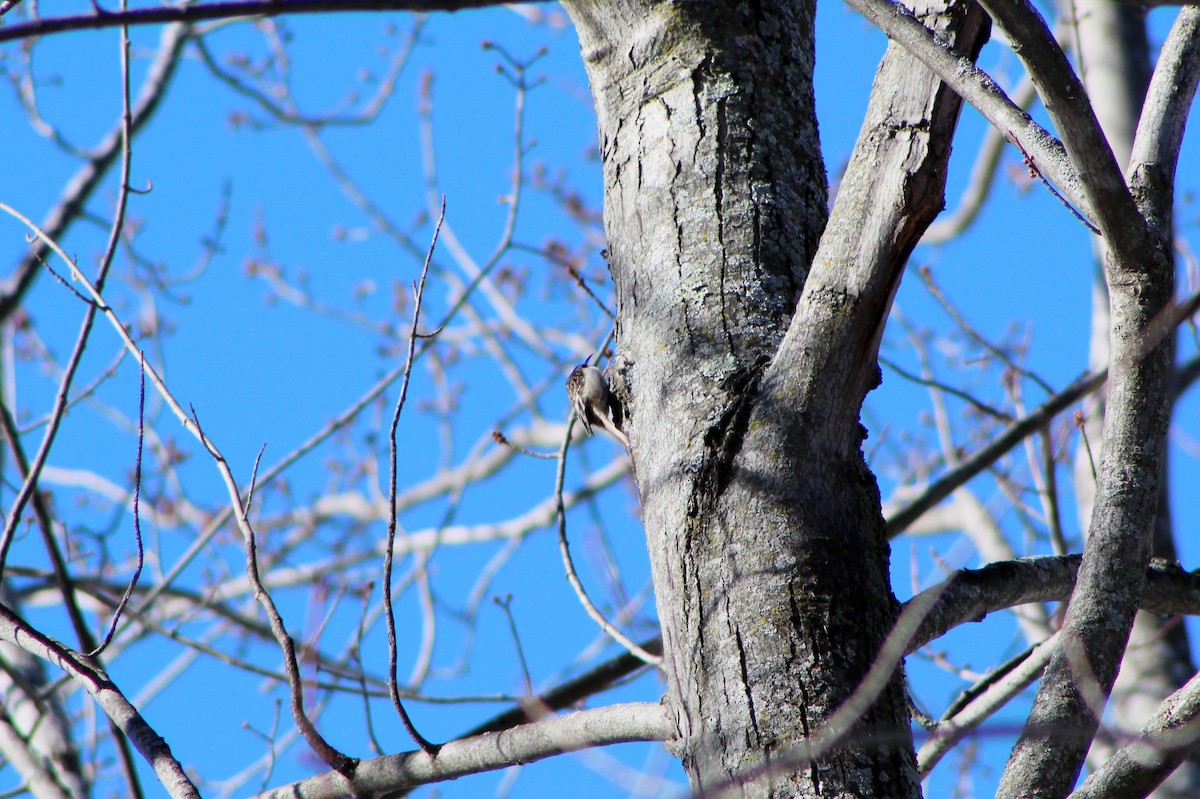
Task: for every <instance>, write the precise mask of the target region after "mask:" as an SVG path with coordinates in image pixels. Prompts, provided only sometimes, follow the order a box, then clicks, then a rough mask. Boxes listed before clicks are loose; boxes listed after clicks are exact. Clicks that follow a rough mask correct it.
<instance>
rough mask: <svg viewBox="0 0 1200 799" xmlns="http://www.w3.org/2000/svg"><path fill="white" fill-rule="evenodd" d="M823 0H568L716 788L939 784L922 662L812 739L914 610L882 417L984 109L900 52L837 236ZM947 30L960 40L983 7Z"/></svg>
mask: <svg viewBox="0 0 1200 799" xmlns="http://www.w3.org/2000/svg"><path fill="white" fill-rule="evenodd" d="M813 10H814V9H813V5H812V3H811V2H808V3H799V2H798V3H780V4H763V5H762V6H755V5H750V4H736V3H728V4H726V3H704V4H695V3H679V4H668V3H661V4H655V5H652V6H646V7H643V6H641V5H638V4H636V3H620V4H614V3H610V2H606V3H603V4H595V5H593V4H591V3H587V2H577V3H570V4H568V11H569V12H570V14H571V15H572V17H573V19H574V21H575V23H576V27H577V29H578V30H579V35H580V40H581V44H582V49H583V56H584V60H585V63H586V64H587V67H588V70H589V75H590V78H591V84H592V91H593V95H594V96H595V98H596V105H597V114H598V117H599V128H600V149H601V154H602V157H603V161H604V175H605V224H606V228H607V232H608V237H609V253H610V263H611V269H612V273H613V278H614V282H615V286H616V291H617V297H618V311H619V314H618V318H619V327H618V342H619V352H618V355H617V356H616V358H615V361H614V363H613V366H612V368H611V370H610V377H611V378H612V380H613V383H614V388H615V390H616V392H617V394H618V396H619V397H621V399H622V400H623V401H624V403H625V412H626V418H627V430H629V431H630V432H631V438H632V452H633V456H634V462H635V467H636V471H637V478H638V484H639V488H640V492H641V497H642V517H643V521H644V523H645V526H646V534H647V543H648V547H649V550H650V558H651V562H652V566H653V569H654V580H655V590H656V594H657V601H658V611H659V617H660V621H661V623H662V626H663V637H664V657H665V660H664V665H665V669H666V675H667V683H668V700H669V705H670V708H671V711H672V712H673V714H674V717H675V720H676V724H677V725H678V729H679V732H680V737H679V741H680V743H679V752H678V754H679V755H680V756H681V757H682V759H683V762H684V765H685V768H686V769H687V770H688V773H689V775H690V778H691V780H692V784H693V787H694V788H695V789H697V790H698V791H700V792H706V791H709V790H712V789H715V788H719V787H734V788H735V790H736V791H737V792H739V793H740V794H742V795H747V796H768V795H770V796H776V797H784V796H817V795H820V796H848V795H854V796H861V797H868V796H888V797H904V796H917V795H919V788H918V785H917V778H916V771H915V763H914V759H913V752H912V742H911V735H910V731H909V722H908V709H907V705H906V702H905V699H904V692H903V686H902V681H901V679H900V678H899V676H898V673H897V675H896V676H894V677H893V678H892V679H891V680H890V681H889V682H888V683H887V684H886V686H884V687H882V688H881V689H880V693H881V696H880V698H879V700H878V702H877V703H876V704H875V705H874V706H873V707H872V709H871V710H870V711H868V712H867V713H866V714H865V715H864V717H862V718H861V719H859V724H858V725H857V726H855V727H854V729H852V730H851V731H850V732H849V734H848V735H847V737H846V738H845V739H844V741H843V743H842V745H841V746H840V747H838V748H836V749H835V750H834V751H832V752H830V753H828V754H825V755H823V756H821V757H819V758H818V759H816V760H815V761H814V762H811V763H810V762H806V761H804V760H802V759H800V758H799V757H798V755H797V752H798V750H797V749H796V748H794V747H793V745H795V744H799V743H802V742H804V741H805V740H809V739H811V738H812V737H813V736H814V735H815V734H817V733H821V732H828V731H827V730H824V729H823V724H824V722H825V721H826V720H827V719H828V718H829V717H830V715H831V714H832V713H833V712H834V711H835V710H836V709H837V708H838V707H839V706H840V705H841V704H842V703H843V702H844V701H845V699H846V698H847V697H848V696H849V695H850V694H851V693H852V692H853V691H854V690H855V688H857V687H858V686H859V685H860V683H861V682H862V679H863V677H864V675H865V674H866V672H867V670H868V669H869V668H870V666H871V664H872V663H873V662H874V661H875V659H876V655H877V653H878V651H879V648H880V645H881V642H882V641H883V639H884V638H885V637H886V635H887V633H888V632H889V630H890V629H891V627H892V623H893V621H894V618H895V613H896V604H895V600H894V597H893V596H892V593H891V589H890V586H889V579H888V557H889V552H888V545H887V539H886V530H885V525H884V522H883V518H882V515H881V513H880V499H879V494H878V490H877V487H876V484H875V480H874V477H873V476H872V475H871V473H870V472H869V470H868V469H867V468H866V465H865V463H864V460H863V456H862V453H861V449H860V445H861V442H862V438H863V435H864V431H863V429H862V427H861V426H860V425H859V423H858V413H859V409H860V407H861V403H862V400H863V397H864V395H865V393H866V392H867V391H868V390H869V389H870V388H872V387H873V386H874V385H875V383H876V382H877V380H878V370H877V368H876V366H875V361H874V356H875V351H876V347H877V345H878V337H879V334H880V331H881V329H882V325H883V320H884V318H885V317H886V314H887V310H888V308H889V306H890V302H891V298H892V295H893V293H894V291H895V288H896V286H897V285H898V282H899V278H900V274H901V270H902V267H903V264H904V261H905V259H906V257H907V255H908V253H909V252H910V251H911V249H912V247H913V246H914V245H915V243H916V241H917V239H918V238H919V236H920V233H921V231H922V230H923V229H924V227H925V226H926V225H927V224H928V223H929V221H930V220H931V219H932V218H933V216H934V215H935V214H936V213H937V212H938V211H939V210H940V209H941V206H942V196H943V193H942V190H943V185H944V167H945V161H946V158H947V157H948V154H949V147H948V144H947V142H948V141H949V138H950V135H951V133H952V131H953V128H954V125H955V122H956V120H957V114H958V110H959V101H958V99H957V97H955V96H954V95H952V94H950V93H949V92H945V91H942V90H939V84H938V83H937V81H936V80H934V79H932V78H931V77H930V76H929V75H928V73H927V72H926V71H925V70H924V69H923V68H921V67H920V66H919V65H918V64H916V63H915V62H914V61H912V60H911V59H910V58H908V57H907V56H905V55H904V54H903V53H901V52H899V51H897V50H894V49H893V50H892V51H889V55H888V56H887V58H886V59H885V63H884V65H883V66H882V67H881V75H880V77H879V79H878V82H877V90H876V92H875V93H874V96H873V102H872V108H871V110H870V111H869V115H868V118H867V121H866V123H865V124H864V128H863V132H862V134H861V136H860V143H859V148H858V150H857V152H856V155H855V158H854V159H853V160H852V164H851V166H850V169H849V171H848V173H847V176H846V179H845V180H844V181H843V185H842V190H841V196H839V199H838V205H837V207H836V208H835V210H834V213H833V215H832V221H831V222H830V226H829V230H828V231H825V236H824V238H823V239H822V238H821V233H822V231H823V229H824V228H825V222H826V195H825V192H826V186H825V175H824V171H823V166H822V163H821V158H820V150H819V143H818V138H817V130H816V122H815V119H816V117H815V113H814V108H813V95H812V66H813ZM958 17H961V12H959V13H958ZM930 24H932V25H935V26H937V27H938V28H939V29H940V30H941V32H942V33H943V34H944V35H946V36H947V37H949V38H953V37H954V36H955V35H956V34H957V28H958V27H959V25H960V24H961V19H960V18H955V17H954V16H953V15H947V16H946V17H944V18H938V19H935V20H933V21H931V23H930ZM981 28H982V26H981V25H980V24H979V17H978V15H975V16H973V17H972V25H971V26H970V27H969V35H968V36H967V39H966V41H967V43H968V45H967V47H968V49H969V50H970V51H972V52H974V51H975V50H977V48H978V46H979V45H980V44H981V43H982V36H981V34H980V31H981ZM818 241H820V251H819V254H818ZM814 258H815V261H814ZM810 263H815V266H813V269H812V273H811V274H810V273H809V265H810ZM802 290H803V295H801V291H802ZM798 298H799V304H798V305H797V300H798ZM751 774H752V775H753V776H749V775H751Z"/></svg>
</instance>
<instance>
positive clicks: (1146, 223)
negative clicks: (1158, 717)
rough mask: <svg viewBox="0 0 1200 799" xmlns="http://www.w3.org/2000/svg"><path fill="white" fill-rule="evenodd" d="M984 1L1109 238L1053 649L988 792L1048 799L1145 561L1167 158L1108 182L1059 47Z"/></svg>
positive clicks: (1168, 366)
mask: <svg viewBox="0 0 1200 799" xmlns="http://www.w3.org/2000/svg"><path fill="white" fill-rule="evenodd" d="M985 3H986V5H987V7H988V9H989V11H990V12H991V13H992V15H993V16H994V18H995V19H996V20H997V22H998V23H999V24H1001V25H1003V26H1005V28H1006V32H1007V33H1008V34H1009V35H1010V37H1012V36H1014V35H1017V36H1018V38H1019V39H1020V41H1022V42H1028V43H1032V46H1030V47H1028V48H1026V49H1023V50H1022V52H1021V57H1022V58H1023V59H1024V60H1025V63H1026V65H1027V66H1028V67H1029V69H1030V71H1031V74H1033V75H1034V81H1035V84H1037V85H1038V87H1039V91H1040V92H1041V93H1042V94H1043V98H1044V100H1045V102H1046V106H1047V108H1048V109H1049V111H1050V114H1051V116H1052V117H1053V118H1054V121H1055V124H1056V126H1057V127H1058V128H1059V129H1060V130H1061V131H1062V133H1063V137H1064V144H1065V146H1066V148H1067V151H1068V152H1069V153H1071V158H1072V161H1073V162H1074V163H1075V164H1076V165H1077V167H1076V168H1077V169H1078V171H1079V174H1080V176H1081V179H1082V180H1083V181H1084V185H1085V191H1086V192H1087V193H1088V195H1089V196H1090V197H1091V200H1092V205H1093V207H1095V208H1096V209H1097V221H1098V223H1099V226H1100V229H1101V234H1102V235H1103V237H1104V239H1105V242H1106V244H1107V252H1106V253H1105V259H1104V275H1105V279H1106V281H1107V284H1108V294H1109V309H1110V315H1111V323H1110V331H1109V349H1110V353H1111V358H1112V369H1111V372H1110V373H1111V377H1110V381H1109V389H1110V390H1109V397H1108V407H1107V411H1106V413H1105V417H1104V451H1103V454H1102V456H1101V459H1100V465H1099V480H1098V484H1097V491H1096V496H1095V502H1094V505H1093V508H1092V513H1091V519H1090V523H1089V527H1088V529H1089V533H1088V538H1087V543H1086V545H1085V547H1084V553H1083V561H1082V565H1081V566H1080V570H1079V577H1078V580H1077V583H1076V588H1075V591H1074V593H1073V594H1072V595H1071V599H1070V602H1069V604H1068V607H1067V613H1066V617H1065V619H1064V622H1063V627H1062V631H1061V633H1060V635H1061V641H1060V644H1059V648H1058V650H1057V651H1056V652H1055V654H1054V656H1053V658H1052V659H1051V661H1050V664H1049V666H1048V667H1047V669H1046V673H1045V676H1044V677H1043V679H1042V682H1041V685H1040V686H1039V688H1038V692H1037V696H1036V698H1035V699H1034V705H1033V709H1032V710H1031V712H1030V714H1029V720H1028V722H1027V724H1026V727H1025V729H1024V730H1023V731H1022V733H1021V736H1020V738H1019V740H1018V741H1017V745H1016V746H1015V747H1014V748H1013V751H1012V753H1011V755H1010V757H1009V760H1008V764H1007V765H1006V767H1005V771H1004V776H1003V778H1002V780H1001V783H1000V789H999V791H998V792H997V796H1000V797H1004V799H1016V797H1021V799H1025V798H1026V797H1045V799H1053V798H1055V797H1061V796H1065V795H1066V794H1067V793H1068V792H1069V791H1070V790H1071V788H1072V786H1073V785H1074V783H1075V780H1076V778H1077V777H1078V775H1079V771H1080V769H1081V767H1082V764H1083V759H1084V755H1085V753H1086V752H1087V749H1088V747H1089V746H1090V744H1091V741H1092V739H1093V737H1094V736H1095V734H1096V730H1097V727H1098V725H1099V719H1100V715H1101V713H1102V712H1103V708H1104V703H1105V700H1106V699H1107V697H1108V695H1109V693H1110V691H1111V690H1112V686H1113V682H1114V680H1115V679H1116V675H1117V670H1118V668H1119V667H1120V663H1121V657H1122V654H1123V652H1124V650H1125V646H1126V643H1127V641H1128V636H1129V632H1130V628H1131V627H1132V623H1133V615H1134V612H1135V610H1136V608H1137V596H1138V595H1139V594H1140V592H1141V583H1142V579H1143V575H1144V573H1145V564H1146V562H1147V560H1148V558H1149V556H1150V544H1151V539H1152V531H1153V527H1154V520H1155V514H1156V510H1157V505H1158V488H1159V480H1160V477H1161V469H1162V467H1163V452H1164V448H1165V447H1164V443H1165V433H1166V428H1167V422H1168V416H1169V414H1168V412H1169V407H1170V402H1169V396H1170V388H1171V374H1172V361H1171V351H1172V347H1171V346H1170V337H1169V336H1167V337H1165V339H1166V340H1164V336H1163V322H1162V320H1161V319H1160V317H1161V315H1162V314H1163V313H1164V311H1166V310H1167V309H1169V307H1170V303H1171V299H1172V292H1173V288H1174V283H1173V278H1174V271H1173V267H1172V263H1171V253H1170V249H1169V246H1170V230H1171V221H1170V217H1171V203H1172V201H1173V193H1174V170H1175V164H1176V155H1175V153H1174V152H1171V151H1170V148H1167V149H1165V150H1162V151H1156V152H1154V153H1153V154H1152V155H1151V156H1149V157H1150V158H1151V160H1148V161H1143V160H1141V158H1145V157H1147V155H1146V153H1143V156H1141V158H1140V157H1139V155H1138V150H1137V144H1136V142H1135V147H1134V154H1133V158H1132V159H1131V160H1132V166H1131V167H1130V170H1129V187H1128V188H1126V187H1125V186H1123V185H1118V179H1119V178H1120V177H1121V175H1120V171H1119V169H1118V168H1117V165H1116V161H1115V159H1114V157H1113V154H1112V151H1111V149H1110V148H1109V145H1108V142H1107V141H1106V140H1105V139H1104V137H1103V134H1102V131H1101V130H1100V127H1099V125H1098V123H1097V121H1096V119H1095V117H1094V112H1093V109H1092V108H1091V106H1089V105H1086V104H1085V103H1079V102H1078V101H1079V100H1080V99H1083V100H1086V93H1084V92H1083V91H1082V86H1081V85H1080V84H1079V83H1078V81H1077V80H1076V79H1075V78H1074V77H1073V75H1071V74H1070V70H1069V67H1067V66H1066V64H1065V58H1064V57H1063V56H1062V54H1061V52H1059V51H1057V50H1056V49H1054V48H1051V47H1045V46H1042V44H1041V41H1040V40H1041V39H1043V38H1045V37H1046V36H1048V33H1045V32H1044V24H1043V23H1042V22H1041V19H1040V17H1038V16H1037V14H1036V12H1034V11H1033V10H1032V9H1031V8H1030V7H1028V6H1027V5H1026V4H1023V3H1009V4H1005V3H998V4H997V3H991V2H990V1H989V0H985ZM1039 26H1040V27H1041V29H1043V32H1042V33H1040V34H1039V33H1038V28H1039ZM1018 32H1019V35H1018ZM1039 75H1040V77H1039ZM1142 135H1143V132H1142V130H1140V129H1139V132H1138V136H1139V137H1141V136H1142ZM1176 152H1177V151H1176Z"/></svg>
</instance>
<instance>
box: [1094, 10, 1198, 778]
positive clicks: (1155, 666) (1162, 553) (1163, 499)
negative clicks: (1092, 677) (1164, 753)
mask: <svg viewBox="0 0 1200 799" xmlns="http://www.w3.org/2000/svg"><path fill="white" fill-rule="evenodd" d="M1075 14H1076V18H1077V20H1078V22H1077V30H1078V36H1079V41H1078V52H1079V59H1078V60H1079V63H1080V76H1081V77H1082V79H1083V82H1084V85H1085V86H1086V87H1087V90H1088V95H1089V96H1090V97H1091V98H1092V102H1093V105H1094V106H1095V108H1096V117H1097V119H1098V120H1099V121H1100V126H1101V127H1102V128H1103V129H1104V133H1105V136H1106V137H1107V138H1108V142H1109V145H1110V146H1111V147H1112V149H1113V154H1114V155H1115V156H1116V158H1117V162H1118V163H1119V164H1121V165H1123V166H1124V165H1127V164H1128V163H1129V159H1130V155H1131V152H1132V150H1133V139H1134V134H1135V132H1136V130H1137V121H1138V118H1139V117H1140V116H1141V112H1142V103H1143V101H1144V100H1145V97H1146V88H1147V86H1148V84H1149V83H1150V53H1149V49H1150V47H1149V42H1148V37H1147V33H1146V21H1145V13H1144V11H1143V10H1142V9H1140V8H1136V7H1133V6H1127V5H1117V4H1113V3H1110V2H1107V0H1079V1H1078V2H1077V4H1076V10H1075ZM1094 244H1095V250H1096V254H1097V261H1098V264H1099V263H1102V262H1103V260H1104V257H1105V250H1106V248H1105V246H1104V242H1103V240H1102V239H1099V238H1097V239H1094ZM1092 293H1093V316H1092V336H1091V339H1090V347H1089V366H1090V368H1091V370H1092V371H1096V370H1098V369H1103V368H1106V367H1107V366H1108V330H1109V327H1110V319H1109V314H1108V291H1107V286H1106V285H1105V282H1104V276H1103V273H1102V271H1101V270H1100V268H1099V265H1098V266H1097V279H1096V282H1095V284H1094V286H1093V292H1092ZM1084 417H1085V419H1086V422H1085V425H1086V427H1085V430H1086V433H1087V440H1088V441H1089V442H1090V444H1091V448H1092V453H1091V454H1092V457H1099V455H1100V452H1101V447H1102V443H1103V440H1102V429H1101V428H1102V424H1103V419H1104V392H1103V391H1101V392H1098V393H1097V394H1096V395H1093V396H1092V397H1089V398H1088V399H1087V400H1086V401H1085V403H1084ZM1075 465H1076V469H1075V471H1076V486H1077V488H1076V505H1077V507H1078V508H1079V513H1080V517H1081V518H1082V519H1083V520H1084V523H1085V524H1086V520H1087V519H1088V518H1089V517H1090V515H1091V511H1092V500H1093V496H1094V491H1095V481H1094V480H1093V478H1092V475H1091V458H1089V457H1088V454H1087V452H1086V451H1085V450H1084V449H1083V447H1080V449H1079V452H1078V454H1077V456H1076V459H1075ZM1163 474H1166V464H1165V454H1164V465H1163ZM1152 548H1153V552H1154V554H1155V555H1156V556H1159V557H1162V558H1165V559H1167V560H1169V561H1173V560H1175V559H1176V554H1175V541H1174V533H1173V530H1172V524H1171V513H1170V502H1169V495H1168V493H1167V491H1166V490H1165V483H1164V490H1163V491H1162V492H1161V493H1160V495H1159V507H1158V515H1157V519H1156V522H1155V526H1154V540H1153V544H1152ZM1194 672H1195V666H1194V665H1193V664H1192V658H1191V654H1190V646H1189V643H1188V635H1187V628H1186V627H1184V625H1182V624H1180V623H1178V619H1171V618H1164V617H1162V616H1158V615H1154V614H1150V613H1144V612H1139V613H1138V614H1137V616H1136V617H1135V619H1134V625H1133V630H1132V632H1131V633H1130V636H1129V646H1128V648H1127V649H1126V652H1125V657H1124V659H1123V660H1122V663H1121V671H1120V673H1119V674H1118V676H1117V680H1116V682H1115V683H1114V684H1113V690H1112V696H1111V699H1110V701H1111V705H1112V714H1113V721H1114V722H1115V724H1116V726H1117V728H1118V730H1120V731H1122V732H1125V733H1127V734H1133V733H1135V732H1136V731H1137V730H1138V729H1139V728H1141V727H1142V725H1143V724H1145V723H1146V720H1147V719H1149V718H1150V717H1151V715H1153V714H1154V713H1155V712H1156V711H1157V710H1158V707H1159V705H1160V703H1162V702H1163V701H1164V700H1165V699H1166V698H1167V697H1168V696H1170V695H1171V694H1172V693H1173V692H1174V691H1175V690H1176V689H1178V688H1179V687H1180V686H1182V685H1183V684H1184V682H1186V681H1187V680H1188V678H1189V677H1190V676H1191V675H1192V674H1193V673H1194ZM1120 746H1121V741H1120V740H1116V739H1114V738H1112V737H1110V736H1104V735H1102V736H1100V737H1098V738H1097V739H1096V742H1095V743H1094V744H1093V746H1092V751H1091V752H1090V753H1089V755H1088V760H1089V762H1090V764H1091V765H1092V767H1093V768H1095V767H1097V766H1099V765H1101V764H1103V763H1105V762H1107V761H1108V760H1109V759H1110V758H1111V757H1112V756H1113V754H1114V753H1115V751H1116V749H1117V748H1118V747H1120ZM1197 793H1200V768H1197V767H1196V764H1194V763H1185V764H1184V765H1183V767H1181V768H1180V769H1179V770H1178V771H1177V772H1176V773H1175V774H1174V775H1173V776H1172V777H1171V778H1170V779H1169V780H1167V781H1166V782H1165V783H1163V784H1162V785H1161V786H1160V787H1159V788H1158V790H1156V791H1155V792H1154V793H1153V794H1151V796H1153V797H1155V799H1167V797H1184V796H1195V795H1196V794H1197Z"/></svg>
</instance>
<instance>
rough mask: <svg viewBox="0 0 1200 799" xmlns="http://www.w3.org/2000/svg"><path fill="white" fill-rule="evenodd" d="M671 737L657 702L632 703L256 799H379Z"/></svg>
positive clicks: (367, 764)
mask: <svg viewBox="0 0 1200 799" xmlns="http://www.w3.org/2000/svg"><path fill="white" fill-rule="evenodd" d="M674 735H675V729H674V725H673V724H672V722H671V720H670V719H669V718H668V716H667V712H666V709H665V708H664V707H663V706H662V705H661V704H658V703H648V702H645V703H631V704H626V705H614V706H612V707H603V708H597V709H595V710H581V711H579V712H577V713H571V714H569V715H566V716H554V717H551V718H548V719H543V720H542V721H537V722H534V723H533V724H523V725H521V726H519V727H513V728H512V729H509V730H505V731H503V732H490V733H484V734H483V735H479V736H476V737H473V738H462V739H459V740H457V741H450V742H449V743H447V744H443V745H442V747H441V749H440V750H439V751H438V754H437V757H436V758H434V757H431V756H429V755H427V754H425V753H423V752H410V753H406V754H400V755H390V756H388V757H381V758H377V759H374V760H364V761H362V762H361V763H359V765H358V768H357V769H356V770H355V772H354V780H353V782H351V781H349V780H347V779H346V778H345V777H343V776H342V775H340V774H338V773H336V772H326V773H324V774H320V775H317V776H315V777H310V778H309V779H307V780H304V781H302V782H297V783H293V784H291V785H285V786H282V787H279V788H276V789H275V790H273V791H268V792H267V793H265V794H262V795H261V796H260V797H257V799H343V797H345V796H347V795H351V796H359V797H363V799H368V797H381V796H384V795H387V794H392V793H396V792H400V791H404V790H407V789H410V788H414V787H416V786H418V785H426V784H429V783H431V782H441V781H443V780H449V779H454V778H455V777H461V776H463V775H466V774H478V773H479V772H482V771H492V770H495V769H500V768H505V767H507V766H514V765H519V764H524V763H532V762H534V761H537V760H543V759H545V758H547V757H552V756H554V755H560V754H563V753H564V752H575V751H578V750H580V749H584V748H588V747H594V746H607V745H609V744H616V743H627V742H629V741H666V740H670V739H671V738H672V737H673V736H674Z"/></svg>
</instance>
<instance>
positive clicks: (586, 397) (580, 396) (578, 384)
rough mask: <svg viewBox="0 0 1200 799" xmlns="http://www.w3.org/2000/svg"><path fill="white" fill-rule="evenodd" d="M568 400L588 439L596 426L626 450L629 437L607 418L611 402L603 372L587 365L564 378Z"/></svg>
mask: <svg viewBox="0 0 1200 799" xmlns="http://www.w3.org/2000/svg"><path fill="white" fill-rule="evenodd" d="M567 396H568V397H570V398H571V409H572V410H573V411H575V417H576V418H577V419H579V423H580V424H582V425H583V429H584V431H586V432H587V434H588V435H589V436H590V435H591V434H592V425H599V426H600V427H602V428H604V429H605V430H606V431H608V434H609V435H610V436H612V437H613V438H615V439H616V440H617V441H619V442H620V443H621V446H623V447H625V449H629V437H628V436H626V435H625V431H623V430H622V429H621V428H620V427H618V426H617V424H616V422H614V421H613V420H612V419H610V418H609V416H608V411H609V408H610V407H611V406H612V402H613V398H612V395H611V394H610V393H609V392H608V381H607V380H605V379H604V373H603V372H601V371H600V370H599V369H597V368H596V367H594V366H588V362H587V361H584V362H583V363H581V364H579V365H578V366H576V367H575V368H574V369H572V370H571V376H570V377H568V378H567Z"/></svg>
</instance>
